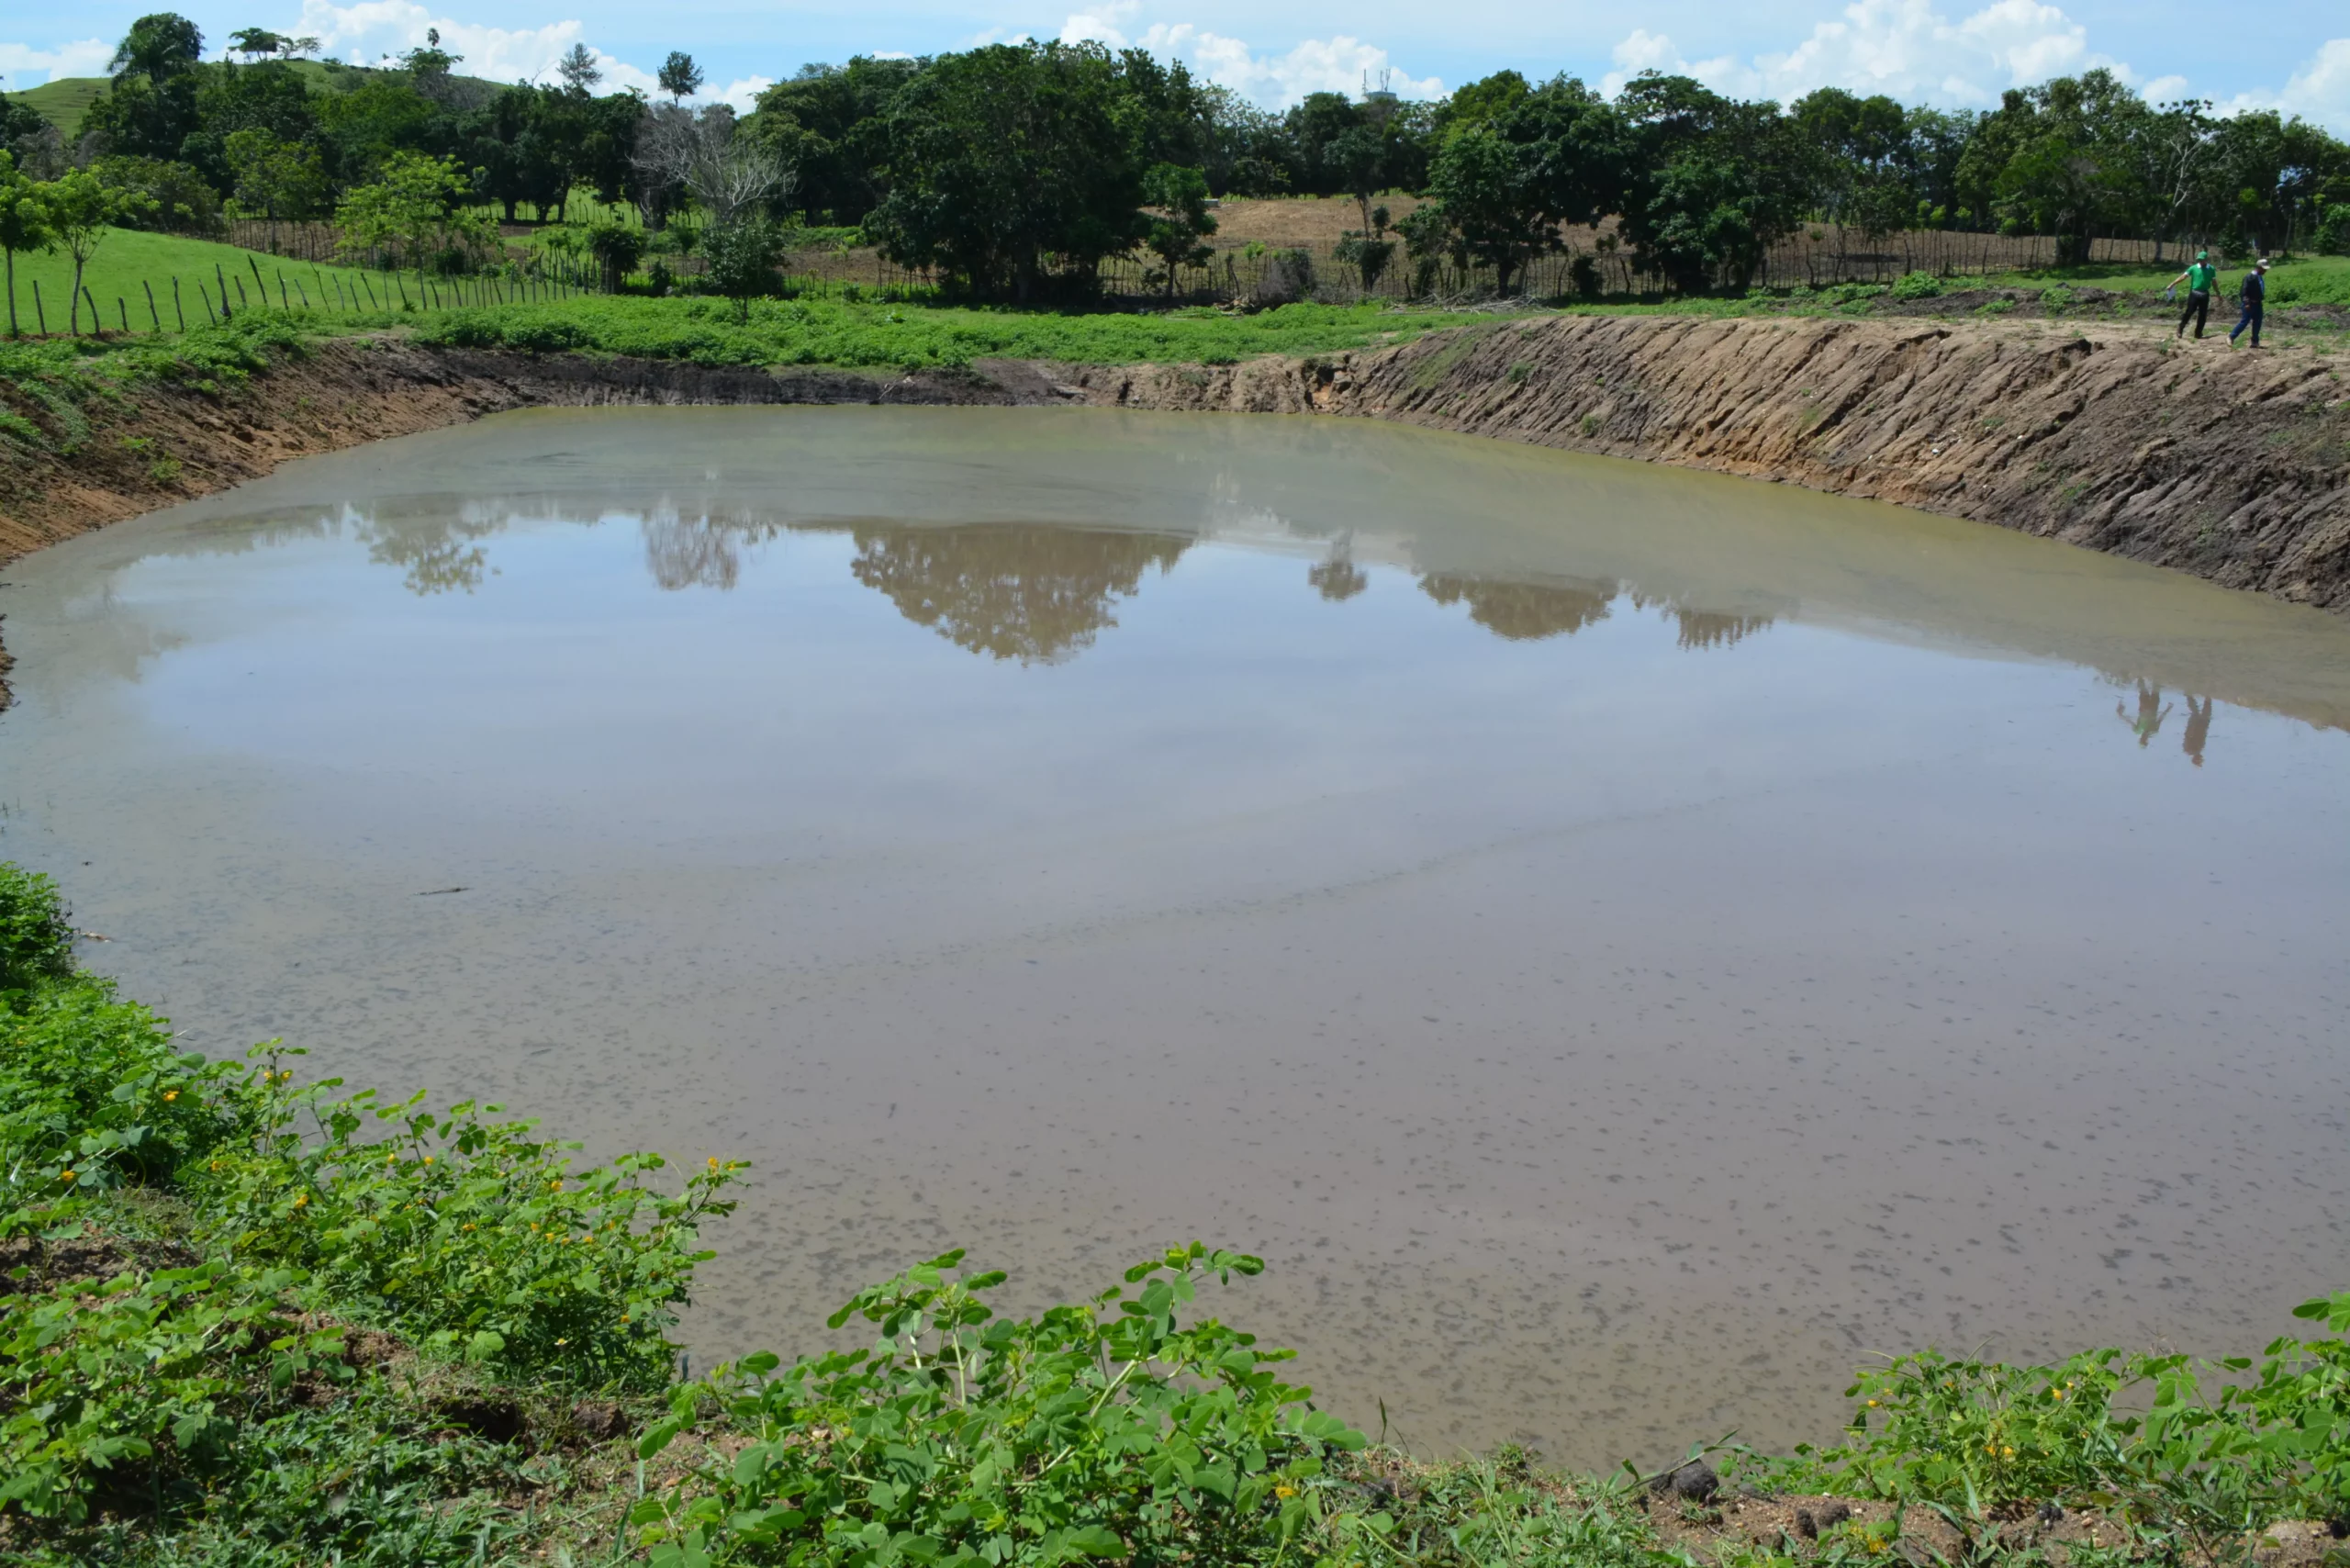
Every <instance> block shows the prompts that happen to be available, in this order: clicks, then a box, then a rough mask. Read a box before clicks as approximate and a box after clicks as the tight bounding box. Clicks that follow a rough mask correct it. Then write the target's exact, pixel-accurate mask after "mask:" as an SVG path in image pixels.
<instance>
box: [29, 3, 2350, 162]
mask: <svg viewBox="0 0 2350 1568" xmlns="http://www.w3.org/2000/svg"><path fill="white" fill-rule="evenodd" d="M153 3H154V0H143V3H133V4H112V3H103V4H97V5H84V6H73V7H70V8H69V7H64V6H51V7H45V8H43V9H42V10H41V11H40V12H39V14H34V13H33V12H32V9H31V8H30V7H29V6H13V5H12V6H10V11H11V13H12V14H11V15H10V16H8V17H6V18H0V81H5V83H6V86H8V87H9V88H12V89H21V88H24V87H29V86H35V85H38V84H40V83H41V82H44V81H46V80H48V79H49V78H50V75H52V74H55V75H69V76H70V75H88V74H95V73H98V72H100V71H102V70H103V68H104V65H105V62H106V55H107V54H108V53H109V52H111V50H112V45H113V42H114V40H115V39H117V38H119V37H120V36H121V33H122V31H123V29H124V28H126V27H127V26H128V25H129V22H130V21H131V19H132V18H133V17H137V16H139V15H140V13H142V12H143V11H145V10H147V9H148V8H150V6H151V5H152V4H153ZM185 9H186V11H187V14H188V15H190V16H192V17H195V18H196V22H197V23H198V24H199V25H200V26H201V27H202V28H204V30H205V33H206V36H207V39H210V40H212V42H213V43H214V44H216V45H217V44H218V43H220V42H222V41H224V40H225V39H226V38H227V35H228V34H229V31H230V30H231V29H233V28H239V27H244V26H249V25H258V26H263V27H268V28H275V29H277V30H279V31H283V32H295V33H303V34H311V35H315V36H317V37H319V38H320V39H323V40H324V42H325V46H326V52H328V53H330V54H334V55H338V56H340V57H341V58H344V59H349V60H359V61H372V60H374V59H375V58H376V57H378V56H379V55H381V54H383V53H386V52H389V51H393V50H400V49H406V48H409V47H412V46H413V45H415V44H417V43H420V42H421V41H422V40H423V37H424V33H425V30H426V28H432V27H437V28H439V29H440V31H441V33H442V37H443V39H444V40H446V43H447V45H448V46H450V47H453V48H455V49H456V50H457V51H458V52H460V53H462V54H464V56H465V57H466V62H465V64H464V67H463V69H464V70H466V71H468V72H477V73H480V74H482V75H485V76H490V77H494V78H498V79H501V80H503V79H511V78H518V77H529V76H532V75H543V74H545V73H548V72H549V68H550V67H551V66H552V64H553V62H554V58H555V56H557V55H559V54H561V53H562V52H563V51H564V50H566V49H568V48H569V47H570V46H571V45H572V44H573V43H575V42H584V43H586V44H587V45H588V47H589V48H590V49H592V50H596V51H597V52H598V53H599V55H600V56H601V57H603V59H604V61H605V62H606V65H607V68H608V73H609V83H610V84H631V83H636V84H643V85H646V86H650V85H651V73H652V71H653V69H654V67H655V65H656V64H657V63H658V62H659V61H660V59H661V58H662V56H663V55H665V54H666V52H667V51H668V50H672V49H683V50H687V51H688V52H689V53H691V54H693V55H694V57H695V58H696V59H697V60H699V61H700V62H702V64H703V66H704V67H705V69H706V70H707V71H708V72H709V73H710V76H711V84H712V85H711V91H712V93H713V94H715V95H731V96H733V97H734V98H736V99H737V100H738V101H743V100H746V99H747V96H748V95H749V94H751V93H752V92H754V91H755V90H756V88H757V87H758V86H760V85H763V84H765V83H767V82H768V81H771V80H773V79H775V78H777V77H779V76H782V75H785V74H788V73H790V72H791V71H792V70H794V69H796V68H797V67H798V66H800V64H801V63H802V62H808V61H817V60H824V61H837V60H841V59H844V58H845V57H846V56H848V55H850V54H852V53H856V52H860V51H863V52H877V53H878V52H902V53H924V52H934V51H938V50H951V49H960V48H967V47H968V46H970V45H971V44H974V43H978V42H983V41H987V40H990V39H1003V38H1013V37H1019V36H1023V35H1026V36H1031V37H1036V38H1055V37H1062V38H1077V37H1087V38H1098V39H1103V40H1105V41H1108V42H1112V43H1133V44H1142V45H1145V46H1147V47H1149V48H1152V49H1154V50H1158V52H1160V53H1163V54H1168V55H1171V56H1174V57H1178V58H1181V59H1183V60H1185V61H1186V62H1189V63H1190V64H1191V65H1192V67H1193V69H1194V70H1196V71H1198V72H1200V73H1203V74H1204V75H1207V76H1209V77H1211V78H1213V79H1214V80H1217V81H1222V82H1225V83H1228V84H1231V85H1233V86H1235V87H1237V88H1238V89H1240V90H1241V91H1243V92H1245V93H1247V94H1248V95H1250V96H1251V97H1254V98H1256V99H1258V100H1259V101H1260V102H1263V103H1266V104H1268V105H1271V106H1280V105H1281V104H1283V103H1288V102H1294V101H1295V100H1296V99H1297V98H1298V97H1299V96H1301V95H1304V93H1307V92H1311V91H1315V90H1316V89H1320V88H1327V87H1348V88H1351V87H1354V86H1356V85H1357V84H1360V81H1361V79H1362V76H1363V73H1365V72H1366V71H1368V72H1370V73H1373V74H1376V73H1378V72H1380V71H1381V70H1388V71H1392V72H1393V77H1394V82H1393V84H1394V85H1395V86H1396V87H1397V88H1398V89H1399V90H1401V91H1405V92H1412V93H1419V94H1427V93H1432V92H1436V91H1442V90H1449V89H1450V88H1452V87H1455V86H1458V85H1459V84H1461V83H1462V82H1465V81H1470V80H1472V79H1474V78H1475V77H1478V76H1480V75H1483V74H1484V73H1487V72H1489V71H1494V70H1497V69H1499V68H1501V67H1503V66H1514V67H1516V68H1517V69H1519V70H1521V71H1525V72H1527V73H1529V74H1536V73H1540V74H1548V73H1550V72H1553V71H1561V70H1563V71H1568V72H1571V73H1575V74H1578V75H1581V76H1583V77H1584V78H1585V79H1587V80H1590V81H1593V82H1607V83H1609V84H1613V83H1614V82H1615V81H1619V80H1621V79H1622V78H1623V77H1625V76H1626V75H1628V74H1629V73H1631V72H1633V71H1636V70H1638V69H1639V68H1641V67H1643V66H1650V65H1654V66H1659V67H1662V68H1664V69H1668V70H1675V69H1677V70H1685V71H1688V72H1690V73H1693V74H1695V75H1697V76H1699V77H1700V78H1702V79H1704V80H1706V81H1707V82H1708V83H1710V84H1713V85H1715V86H1717V87H1718V88H1721V89H1723V90H1725V91H1731V92H1737V93H1740V94H1741V95H1749V96H1772V97H1778V98H1783V99H1784V98H1788V97H1792V96H1795V95H1799V94H1801V93H1803V92H1806V91H1807V90H1809V89H1810V88H1813V87H1817V86H1821V85H1838V86H1845V87H1851V88H1853V89H1855V90H1862V91H1883V92H1889V93H1892V94H1893V95H1896V96H1897V97H1899V98H1901V99H1903V100H1904V101H1906V102H1932V103H1938V104H1942V105H1944V106H1953V107H1957V106H1989V105H1991V104H1994V103H1996V102H1997V95H1998V93H1999V91H2000V90H2001V89H2003V88H2005V87H2008V86H2011V85H2015V84H2020V83H2028V82H2033V81H2039V80H2042V79H2043V78H2045V77H2047V76H2050V75H2055V74H2062V73H2066V72H2072V71H2078V70H2082V69H2086V68H2087V67H2088V66H2091V65H2109V66H2112V67H2114V68H2115V69H2117V70H2119V71H2120V72H2121V73H2122V74H2123V76H2124V77H2125V79H2126V80H2129V81H2131V82H2132V83H2133V84H2137V85H2139V86H2140V87H2141V88H2142V89H2143V90H2144V91H2146V92H2147V93H2148V94H2149V95H2151V96H2155V97H2169V96H2177V95H2184V94H2191V95H2196V96H2199V97H2208V98H2210V99H2213V100H2215V101H2216V102H2217V103H2219V104H2220V105H2221V107H2223V108H2229V107H2270V106H2275V107H2281V108H2285V109H2287V110H2288V111H2291V112H2295V113H2299V114H2301V115H2303V116H2306V117H2307V118H2311V119H2314V120H2318V121H2320V122H2322V123H2323V124H2326V125H2328V126H2330V127H2332V128H2333V129H2334V130H2335V131H2336V132H2337V133H2341V134H2345V135H2350V8H2345V7H2343V6H2337V5H2333V4H2327V5H2316V4H2310V3H2308V0H2283V3H2272V4H2268V5H2263V6H2210V5H2205V4H2189V3H2188V0H2143V3H2138V4H2127V5H2125V4H2122V3H2121V0H2065V4H2063V5H2058V4H2052V3H2048V0H1851V3H1849V4H1841V5H1840V4H1836V3H1834V0H1829V3H1824V4H1806V3H1802V0H1799V3H1797V4H1795V5H1788V6H1754V5H1751V4H1747V5H1732V4H1726V3H1724V0H1644V3H1643V4H1639V5H1637V6H1621V7H1606V8H1601V7H1576V8H1572V9H1569V8H1565V7H1560V8H1557V9H1550V8H1547V7H1529V6H1526V5H1525V4H1523V3H1522V0H1457V3H1456V4H1454V5H1451V6H1444V7H1439V8H1437V9H1435V10H1433V11H1432V10H1431V9H1430V8H1429V7H1427V6H1403V5H1396V4H1393V3H1392V0H1358V3H1354V4H1343V5H1342V4H1336V3H1332V0H1311V3H1304V4H1300V3H1292V4H1288V5H1283V6H1263V5H1250V4H1246V3H1243V0H1163V3H1162V0H1059V3H1057V4H1050V3H1043V0H1002V3H996V0H874V3H871V4H867V5H864V6H854V7H842V6H824V7H818V6H807V5H799V4H792V3H789V0H784V3H778V0H686V3H683V4H673V5H667V6H643V5H641V4H632V5H621V4H618V3H617V0H561V3H559V4H556V5H548V6H529V5H521V4H515V3H511V0H493V3H490V4H487V5H480V6H470V7H466V8H464V9H463V10H462V11H452V10H450V9H447V8H445V7H444V6H442V4H439V3H436V0H358V3H356V4H352V5H336V4H332V3H330V0H292V3H287V0H262V3H259V4H250V5H249V4H244V3H240V4H237V5H235V6H229V7H222V6H214V5H211V4H207V3H198V4H195V5H190V6H186V7H185Z"/></svg>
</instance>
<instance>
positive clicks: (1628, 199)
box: [1616, 72, 1817, 293]
mask: <svg viewBox="0 0 2350 1568" xmlns="http://www.w3.org/2000/svg"><path fill="white" fill-rule="evenodd" d="M1616 107H1617V113H1618V115H1619V116H1620V117H1621V119H1622V123H1623V125H1624V127H1625V136H1626V141H1625V152H1626V162H1625V167H1626V170H1627V172H1628V177H1627V179H1626V181H1625V192H1624V201H1623V209H1622V210H1623V225H1622V228H1623V234H1624V237H1625V238H1626V239H1628V240H1629V241H1631V242H1632V244H1633V245H1634V246H1635V247H1636V248H1637V249H1638V251H1639V257H1640V264H1641V265H1642V266H1643V267H1645V268H1646V269H1647V270H1648V271H1649V273H1650V274H1651V275H1653V276H1656V277H1658V278H1661V279H1662V281H1663V282H1664V283H1666V284H1667V285H1668V286H1671V287H1673V288H1674V289H1676V290H1679V291H1681V292H1684V293H1695V292H1697V291H1699V290H1702V289H1705V288H1707V287H1709V286H1727V287H1729V288H1733V289H1743V288H1745V287H1746V286H1748V284H1749V283H1750V282H1751V280H1752V278H1753V275H1754V273H1755V271H1756V269H1757V268H1759V267H1760V266H1761V265H1762V258H1763V256H1764V255H1765V254H1766V253H1767V252H1769V250H1770V248H1771V246H1772V245H1773V244H1774V243H1776V242H1777V241H1779V240H1780V239H1781V238H1783V237H1785V235H1786V234H1788V233H1789V232H1791V231H1793V230H1794V229H1795V228H1796V225H1797V224H1798V223H1799V222H1801V221H1802V218H1803V215H1804V212H1805V210H1806V208H1807V206H1808V205H1809V203H1810V201H1811V198H1812V196H1813V193H1814V189H1815V181H1816V177H1817V171H1816V167H1815V164H1814V162H1813V159H1812V157H1811V155H1810V154H1809V152H1808V151H1807V148H1806V146H1805V144H1804V140H1803V137H1802V134H1801V132H1800V130H1799V129H1798V128H1797V127H1796V125H1795V124H1794V123H1793V122H1792V121H1790V120H1789V119H1788V118H1787V117H1786V116H1785V115H1784V114H1782V113H1781V112H1780V110H1779V107H1778V106H1777V105H1775V104H1767V103H1764V104H1752V103H1741V102H1739V101H1738V100H1736V99H1732V98H1727V97H1724V96H1723V95H1720V94H1718V93H1716V92H1714V91H1712V90H1711V89H1709V88H1707V87H1706V86H1705V85H1703V84H1700V83H1698V82H1695V81H1693V80H1691V79H1690V78H1688V77H1686V76H1667V75H1662V74H1660V73H1654V72H1651V73H1643V74H1642V75H1640V76H1639V77H1636V78H1634V79H1633V81H1632V82H1631V83H1630V84H1628V86H1626V87H1625V89H1624V91H1623V92H1622V93H1621V94H1619V95H1617V104H1616Z"/></svg>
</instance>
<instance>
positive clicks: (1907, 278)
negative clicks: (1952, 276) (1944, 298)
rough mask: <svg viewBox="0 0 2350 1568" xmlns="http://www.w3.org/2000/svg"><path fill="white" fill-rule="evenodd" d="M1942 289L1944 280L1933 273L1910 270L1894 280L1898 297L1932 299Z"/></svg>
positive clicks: (1895, 296) (1894, 289)
mask: <svg viewBox="0 0 2350 1568" xmlns="http://www.w3.org/2000/svg"><path fill="white" fill-rule="evenodd" d="M1941 293H1942V279H1940V278H1938V277H1936V276H1935V275H1934V274H1931V273H1921V272H1908V273H1903V274H1901V275H1900V276H1899V277H1897V278H1896V279H1894V280H1893V297H1894V298H1896V299H1932V298H1934V297H1936V296H1938V295H1940V294H1941Z"/></svg>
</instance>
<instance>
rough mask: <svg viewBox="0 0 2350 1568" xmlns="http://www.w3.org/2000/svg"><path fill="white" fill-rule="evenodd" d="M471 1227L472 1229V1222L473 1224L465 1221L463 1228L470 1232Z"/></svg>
mask: <svg viewBox="0 0 2350 1568" xmlns="http://www.w3.org/2000/svg"><path fill="white" fill-rule="evenodd" d="M473 1227H474V1222H473V1221H471V1220H467V1221H465V1228H466V1229H467V1230H471V1229H472V1228H473Z"/></svg>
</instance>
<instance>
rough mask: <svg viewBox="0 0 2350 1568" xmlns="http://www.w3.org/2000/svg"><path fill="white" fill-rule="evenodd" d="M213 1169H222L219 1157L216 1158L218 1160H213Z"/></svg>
mask: <svg viewBox="0 0 2350 1568" xmlns="http://www.w3.org/2000/svg"><path fill="white" fill-rule="evenodd" d="M212 1169H213V1170H219V1169H220V1162H219V1161H218V1160H217V1159H216V1160H214V1161H213V1162H212Z"/></svg>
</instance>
